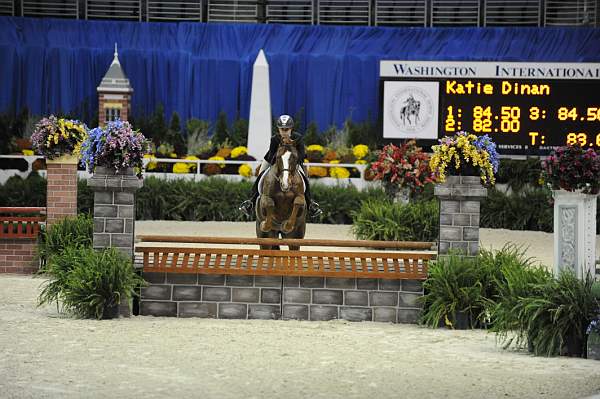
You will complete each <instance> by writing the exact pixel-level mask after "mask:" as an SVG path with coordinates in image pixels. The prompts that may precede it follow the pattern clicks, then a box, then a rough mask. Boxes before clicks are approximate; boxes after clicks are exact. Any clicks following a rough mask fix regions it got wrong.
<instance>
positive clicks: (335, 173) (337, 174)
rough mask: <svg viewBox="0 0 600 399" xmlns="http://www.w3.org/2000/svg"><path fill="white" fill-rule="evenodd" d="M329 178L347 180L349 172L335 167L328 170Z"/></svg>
mask: <svg viewBox="0 0 600 399" xmlns="http://www.w3.org/2000/svg"><path fill="white" fill-rule="evenodd" d="M329 176H331V177H334V178H336V179H347V178H349V177H350V172H349V171H348V169H346V168H340V167H339V166H335V167H333V168H331V169H330V170H329Z"/></svg>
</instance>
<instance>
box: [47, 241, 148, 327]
mask: <svg viewBox="0 0 600 399" xmlns="http://www.w3.org/2000/svg"><path fill="white" fill-rule="evenodd" d="M48 271H49V273H48V274H49V277H50V279H49V280H48V282H47V284H46V286H45V287H44V289H43V290H42V292H41V294H40V296H39V298H38V303H39V304H40V305H42V304H44V303H50V302H53V301H57V302H60V303H61V304H62V309H63V310H64V311H66V312H68V313H72V314H73V315H75V316H77V317H82V318H96V319H101V318H107V317H109V316H108V315H109V314H110V313H111V310H112V311H114V309H115V307H117V306H118V305H119V304H120V303H122V302H124V301H129V299H130V298H131V297H133V296H134V295H136V290H137V289H138V288H139V287H140V286H141V285H142V284H143V283H144V281H143V280H142V279H141V277H139V276H138V275H137V274H136V272H135V270H134V269H133V265H132V264H131V259H129V258H128V257H127V256H125V255H124V254H123V253H121V252H119V251H118V250H116V249H114V248H108V249H105V250H102V251H96V250H94V249H92V248H86V247H68V248H65V250H64V251H63V252H62V253H61V254H59V255H56V256H53V257H52V258H51V259H50V260H49V262H48Z"/></svg>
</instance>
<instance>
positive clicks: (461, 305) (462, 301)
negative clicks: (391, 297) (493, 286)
mask: <svg viewBox="0 0 600 399" xmlns="http://www.w3.org/2000/svg"><path fill="white" fill-rule="evenodd" d="M481 271H482V269H481V268H480V265H479V261H478V259H477V258H475V257H474V258H469V257H462V256H458V255H454V254H453V255H449V256H444V257H440V258H439V259H438V260H436V261H435V262H431V263H430V264H429V273H428V276H427V280H425V282H424V283H423V289H424V290H425V295H424V296H423V297H422V298H421V301H422V302H423V305H424V311H423V315H422V317H421V322H422V323H423V324H425V325H427V326H429V327H432V328H436V327H438V326H439V325H440V324H441V323H445V324H446V325H449V326H450V327H455V326H460V325H461V324H462V323H463V322H462V321H460V320H459V319H462V318H463V317H461V316H464V317H466V322H467V325H463V326H460V327H462V328H466V327H471V328H473V327H474V326H475V325H476V321H477V319H478V317H479V315H481V314H482V313H483V309H484V306H485V297H484V292H485V290H484V287H483V283H482V281H481Z"/></svg>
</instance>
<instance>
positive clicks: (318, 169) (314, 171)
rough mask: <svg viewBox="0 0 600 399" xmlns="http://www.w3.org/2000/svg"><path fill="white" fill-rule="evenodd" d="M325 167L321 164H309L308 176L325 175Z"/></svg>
mask: <svg viewBox="0 0 600 399" xmlns="http://www.w3.org/2000/svg"><path fill="white" fill-rule="evenodd" d="M326 176H327V168H325V167H323V166H310V167H309V168H308V177H326Z"/></svg>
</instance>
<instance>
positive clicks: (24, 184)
mask: <svg viewBox="0 0 600 399" xmlns="http://www.w3.org/2000/svg"><path fill="white" fill-rule="evenodd" d="M0 206H6V207H13V206H33V207H45V206H46V179H44V178H43V177H41V176H40V175H39V174H38V173H37V172H32V173H30V174H29V176H27V178H25V179H23V178H21V177H20V176H12V177H10V178H9V179H8V180H7V181H6V183H4V184H3V185H1V186H0Z"/></svg>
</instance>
